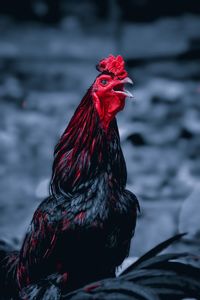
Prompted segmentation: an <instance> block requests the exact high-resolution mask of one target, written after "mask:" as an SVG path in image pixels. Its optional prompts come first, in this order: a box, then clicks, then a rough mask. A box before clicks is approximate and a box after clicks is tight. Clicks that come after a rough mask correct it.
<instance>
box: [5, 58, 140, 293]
mask: <svg viewBox="0 0 200 300" xmlns="http://www.w3.org/2000/svg"><path fill="white" fill-rule="evenodd" d="M97 70H98V71H99V74H98V75H97V77H96V78H95V80H94V82H93V84H92V85H91V87H90V88H89V89H88V91H87V92H86V94H85V96H84V97H83V99H82V100H81V102H80V104H79V105H78V107H77V109H76V110H75V113H74V115H73V116H72V119H71V120H70V122H69V124H68V126H67V128H66V130H65V131H64V133H63V134H62V136H61V138H60V140H59V141H58V143H57V145H56V147H55V151H54V161H53V166H52V177H51V182H50V193H49V196H48V197H47V198H46V199H45V200H44V201H43V202H42V203H41V204H40V205H39V206H38V208H37V209H36V211H35V212H34V215H33V218H32V221H31V223H30V225H29V228H28V230H27V232H26V235H25V238H24V241H23V243H22V247H21V249H20V251H19V252H17V253H16V252H13V251H11V252H9V251H6V250H5V251H4V249H2V250H1V248H0V281H1V285H2V282H3V290H5V294H6V293H11V290H12V289H11V288H10V286H12V287H13V290H14V292H13V295H16V294H17V293H20V292H21V291H22V290H24V289H25V288H26V287H27V286H30V285H33V284H35V283H37V282H38V281H40V280H43V279H44V280H45V278H47V277H48V276H53V275H52V274H57V275H56V277H57V276H59V278H60V279H59V282H62V284H61V285H60V286H62V289H61V290H62V293H64V292H65V293H68V292H70V291H73V290H75V289H78V288H80V287H82V286H84V285H86V284H88V283H90V282H93V281H98V280H102V279H103V278H107V277H111V278H112V277H115V270H116V268H117V267H118V266H120V265H121V263H122V262H123V260H124V259H125V258H126V257H127V256H128V254H129V249H130V242H131V239H132V237H133V235H134V232H135V226H136V219H137V214H138V210H139V203H138V199H137V197H136V195H135V194H133V193H132V192H131V191H129V190H127V189H126V181H127V170H126V163H125V159H124V156H123V152H122V149H121V145H120V136H119V131H118V126H117V121H116V115H117V113H118V112H119V111H121V110H123V108H124V106H125V100H126V98H127V97H131V96H132V94H131V93H130V92H129V91H127V90H126V89H125V85H126V84H132V80H131V79H130V78H129V77H128V73H127V71H126V70H125V62H124V59H123V57H122V56H120V55H118V56H114V55H109V56H108V57H107V58H104V59H102V60H100V62H99V63H98V65H97ZM2 270H4V272H2ZM1 274H2V275H1ZM5 274H6V276H5ZM13 297H14V296H13Z"/></svg>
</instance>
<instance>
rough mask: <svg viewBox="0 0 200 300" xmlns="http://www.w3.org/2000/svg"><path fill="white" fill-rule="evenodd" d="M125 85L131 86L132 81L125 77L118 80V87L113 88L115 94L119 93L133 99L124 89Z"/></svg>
mask: <svg viewBox="0 0 200 300" xmlns="http://www.w3.org/2000/svg"><path fill="white" fill-rule="evenodd" d="M126 84H131V85H133V81H132V80H131V79H130V78H129V77H126V78H124V79H122V80H120V84H119V85H116V86H115V87H114V91H115V92H116V93H120V94H123V95H125V96H126V97H129V98H133V94H132V93H131V92H129V91H128V90H127V89H126V88H125V87H124V85H126Z"/></svg>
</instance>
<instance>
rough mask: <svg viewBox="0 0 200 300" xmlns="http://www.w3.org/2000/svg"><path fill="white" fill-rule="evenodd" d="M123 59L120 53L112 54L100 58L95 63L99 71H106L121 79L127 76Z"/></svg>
mask: <svg viewBox="0 0 200 300" xmlns="http://www.w3.org/2000/svg"><path fill="white" fill-rule="evenodd" d="M124 65H125V62H124V59H123V57H122V56H121V55H118V56H116V57H115V56H114V55H109V56H108V57H107V58H104V59H102V60H101V61H100V62H99V64H98V65H97V70H98V71H99V72H108V73H112V74H113V75H115V76H117V77H119V78H120V79H123V78H125V77H127V76H128V74H127V72H126V70H125V69H124Z"/></svg>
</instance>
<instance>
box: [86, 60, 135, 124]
mask: <svg viewBox="0 0 200 300" xmlns="http://www.w3.org/2000/svg"><path fill="white" fill-rule="evenodd" d="M124 65H125V63H124V60H123V58H122V56H120V55H118V56H116V57H115V56H113V55H110V56H109V57H107V58H104V59H102V60H101V61H100V62H99V64H98V65H97V70H98V71H99V72H101V73H100V75H99V76H97V78H96V80H95V82H94V83H93V86H92V98H93V101H94V105H95V108H96V110H97V113H98V115H99V118H100V121H101V123H102V126H103V127H104V129H107V128H108V127H109V124H110V122H111V121H112V119H113V118H114V117H115V115H116V114H117V112H119V111H120V110H122V109H123V108H124V105H125V99H126V97H133V96H132V94H131V93H130V92H129V91H127V90H126V89H125V84H132V83H133V82H132V80H131V79H130V78H129V77H128V73H127V72H126V70H125V68H124Z"/></svg>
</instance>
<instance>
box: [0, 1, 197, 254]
mask: <svg viewBox="0 0 200 300" xmlns="http://www.w3.org/2000/svg"><path fill="white" fill-rule="evenodd" d="M198 2H199V1H186V0H184V1H178V0H174V1H168V2H162V1H157V0H153V1H150V0H143V1H139V0H135V1H134V0H132V1H131V0H129V1H115V0H109V1H105V0H104V1H97V0H96V1H92V0H79V1H64V0H62V1H61V0H60V1H53V0H36V1H33V0H32V1H31V0H21V1H14V0H8V1H5V0H3V1H1V4H0V238H6V239H7V240H10V241H12V242H13V243H15V244H16V245H17V246H18V247H19V245H20V243H21V240H22V237H23V235H24V233H25V230H26V228H27V226H28V224H29V222H30V219H31V216H32V214H33V211H34V209H35V208H36V207H37V205H38V204H39V203H40V202H41V201H42V199H43V198H44V197H45V196H46V195H47V193H48V183H49V179H50V176H51V165H52V158H53V148H54V145H55V144H56V142H57V140H58V138H59V136H60V134H61V133H62V131H63V130H64V128H65V127H66V125H67V123H68V121H69V120H70V118H71V116H72V114H73V111H74V109H75V108H76V106H77V105H78V103H79V102H80V100H81V99H82V96H83V95H84V93H85V91H86V90H87V89H88V87H89V86H90V85H91V84H92V82H93V80H94V78H95V76H96V75H97V72H96V70H95V65H96V63H97V61H98V60H99V59H101V58H103V57H105V56H107V55H108V54H110V53H113V54H121V55H123V56H124V58H125V59H126V61H127V68H128V71H129V73H130V77H131V78H133V80H134V89H133V92H134V100H129V99H128V100H127V105H126V108H125V109H124V111H123V112H121V113H120V114H119V115H118V124H119V129H120V134H121V142H122V148H123V151H124V154H125V158H126V162H127V167H128V187H129V188H130V189H131V190H132V191H133V192H134V193H136V195H137V196H138V198H139V200H140V205H141V214H140V216H139V220H138V226H137V230H136V235H135V238H134V241H133V244H132V246H131V255H133V256H138V255H140V254H142V253H143V252H144V251H145V250H147V249H149V248H150V247H151V246H153V245H155V244H156V243H157V242H160V241H162V240H163V239H165V238H168V237H169V236H171V235H173V234H174V233H176V232H178V231H188V232H189V235H188V237H187V238H185V240H184V241H183V242H182V243H181V244H180V246H177V249H179V250H180V249H181V250H183V249H185V248H186V249H189V250H195V249H198V247H199V246H198V244H199V237H200V221H199V220H200V199H199V198H200V197H199V195H200V187H199V182H200V155H199V151H200V5H199V4H198Z"/></svg>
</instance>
